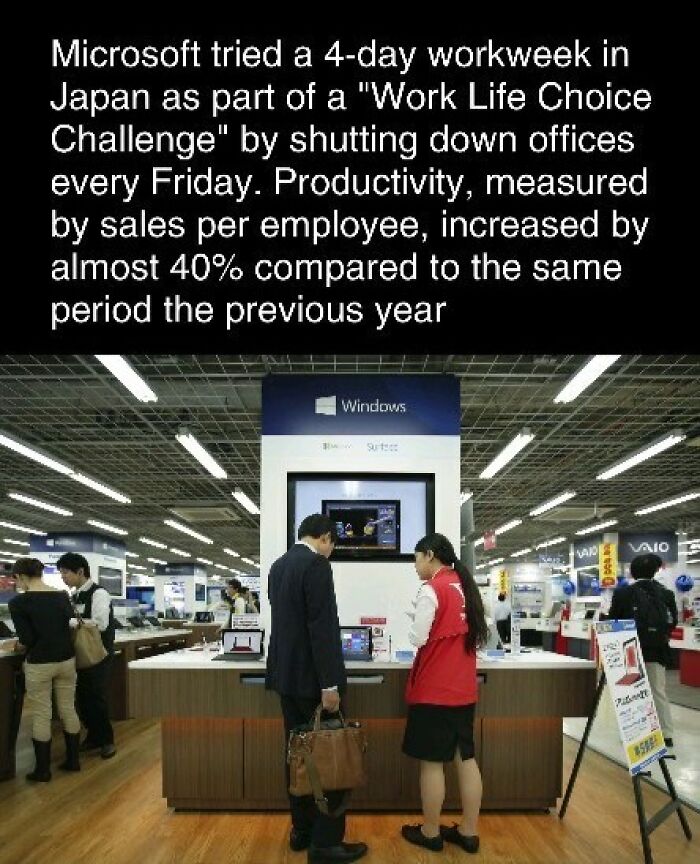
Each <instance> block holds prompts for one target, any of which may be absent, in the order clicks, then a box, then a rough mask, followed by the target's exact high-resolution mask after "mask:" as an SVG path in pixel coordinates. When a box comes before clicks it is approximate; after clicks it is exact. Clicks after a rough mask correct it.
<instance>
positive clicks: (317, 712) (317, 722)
mask: <svg viewBox="0 0 700 864" xmlns="http://www.w3.org/2000/svg"><path fill="white" fill-rule="evenodd" d="M322 713H323V703H320V704H319V706H318V708H317V709H316V710H315V711H314V732H320V731H321V714H322ZM336 713H337V715H338V717H340V724H341V726H343V727H344V726H346V725H347V724H346V723H345V717H343V712H342V711H337V712H336Z"/></svg>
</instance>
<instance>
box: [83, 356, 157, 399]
mask: <svg viewBox="0 0 700 864" xmlns="http://www.w3.org/2000/svg"><path fill="white" fill-rule="evenodd" d="M95 357H96V358H97V359H98V360H99V361H100V363H102V364H103V365H104V366H106V367H107V369H109V371H110V372H111V373H112V375H114V377H115V378H116V379H117V380H119V381H121V383H122V384H123V385H124V386H125V387H126V389H127V390H128V391H129V392H130V393H133V395H134V396H136V398H137V399H138V400H139V401H140V402H157V401H158V397H157V396H156V394H155V393H154V392H153V390H151V388H150V387H149V386H148V384H146V382H145V381H144V380H143V378H142V377H141V376H140V375H139V373H138V372H137V371H136V370H135V369H134V367H133V366H132V365H131V363H129V361H128V360H126V359H125V358H124V357H122V356H121V354H95Z"/></svg>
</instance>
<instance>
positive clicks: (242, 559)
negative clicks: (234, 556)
mask: <svg viewBox="0 0 700 864" xmlns="http://www.w3.org/2000/svg"><path fill="white" fill-rule="evenodd" d="M241 561H243V562H244V563H245V564H252V565H253V566H255V561H253V559H252V558H241Z"/></svg>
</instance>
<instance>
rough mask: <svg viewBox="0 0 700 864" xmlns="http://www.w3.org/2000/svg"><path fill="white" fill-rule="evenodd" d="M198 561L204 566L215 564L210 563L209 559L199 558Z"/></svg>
mask: <svg viewBox="0 0 700 864" xmlns="http://www.w3.org/2000/svg"><path fill="white" fill-rule="evenodd" d="M197 561H200V562H201V563H202V564H209V566H211V565H212V564H213V563H214V562H213V561H210V560H209V559H208V558H197Z"/></svg>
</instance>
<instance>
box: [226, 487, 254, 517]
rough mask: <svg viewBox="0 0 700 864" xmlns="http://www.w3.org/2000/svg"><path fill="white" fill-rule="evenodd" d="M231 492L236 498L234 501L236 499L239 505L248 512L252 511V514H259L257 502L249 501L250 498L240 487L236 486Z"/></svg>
mask: <svg viewBox="0 0 700 864" xmlns="http://www.w3.org/2000/svg"><path fill="white" fill-rule="evenodd" d="M231 494H232V495H233V497H234V498H235V499H236V501H238V503H239V504H240V505H241V507H244V508H245V509H246V510H247V511H248V512H249V513H252V514H253V516H257V515H259V513H260V508H259V507H258V505H257V504H255V503H253V501H251V499H250V498H249V497H248V496H247V495H246V494H245V492H244V491H243V490H242V489H239V488H238V487H236V488H235V489H234V490H233V492H232V493H231Z"/></svg>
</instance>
